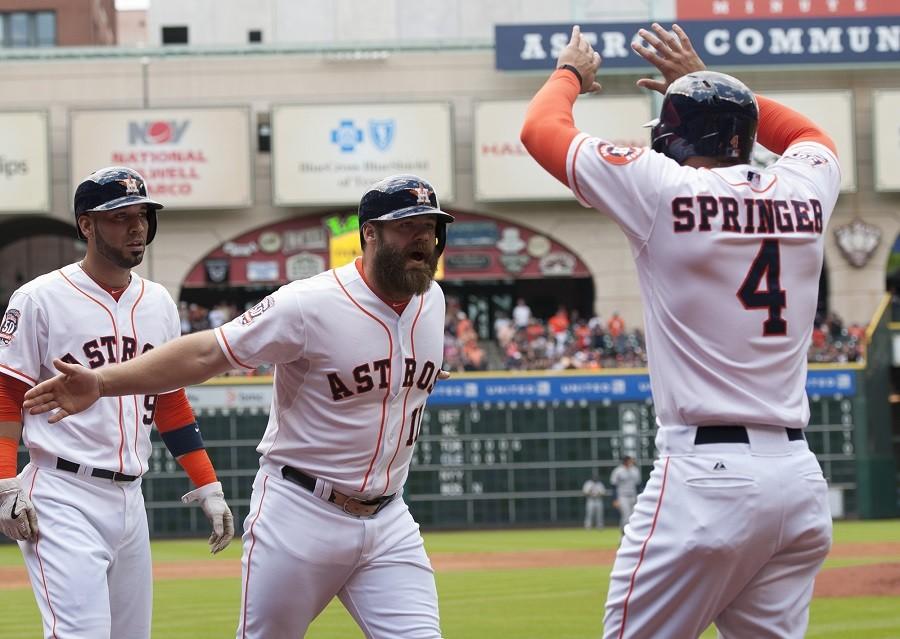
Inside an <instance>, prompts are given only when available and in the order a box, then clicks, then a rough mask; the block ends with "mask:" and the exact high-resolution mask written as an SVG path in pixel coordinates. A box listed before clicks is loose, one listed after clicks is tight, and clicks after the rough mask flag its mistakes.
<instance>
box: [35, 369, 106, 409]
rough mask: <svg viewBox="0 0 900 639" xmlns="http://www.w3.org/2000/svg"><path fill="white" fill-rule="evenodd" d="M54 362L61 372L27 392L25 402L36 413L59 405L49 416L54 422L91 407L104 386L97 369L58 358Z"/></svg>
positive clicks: (98, 397)
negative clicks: (93, 369)
mask: <svg viewBox="0 0 900 639" xmlns="http://www.w3.org/2000/svg"><path fill="white" fill-rule="evenodd" d="M53 365H54V366H55V367H56V370H58V371H59V372H60V374H59V375H57V376H56V377H53V378H51V379H48V380H46V381H43V382H41V383H40V384H38V385H37V386H35V387H34V388H32V389H31V390H29V391H28V392H27V393H25V402H24V403H23V404H22V408H24V409H27V410H28V411H29V412H30V413H31V414H32V415H40V414H41V413H46V412H48V411H51V410H54V409H58V410H57V411H56V412H55V413H54V414H53V415H51V416H50V418H49V419H48V420H47V421H48V422H49V423H51V424H55V423H56V422H58V421H59V420H61V419H63V418H64V417H68V416H69V415H74V414H75V413H80V412H81V411H83V410H85V409H86V408H89V407H90V406H91V405H92V404H93V403H94V402H96V401H97V400H98V399H100V396H101V390H102V385H101V382H100V376H99V375H98V374H97V373H96V372H95V371H92V370H90V369H88V368H86V367H84V366H81V365H80V364H69V363H68V362H64V361H62V360H61V359H54V360H53Z"/></svg>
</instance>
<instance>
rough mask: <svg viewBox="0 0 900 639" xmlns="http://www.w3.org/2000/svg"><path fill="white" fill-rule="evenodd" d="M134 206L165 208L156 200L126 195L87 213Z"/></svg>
mask: <svg viewBox="0 0 900 639" xmlns="http://www.w3.org/2000/svg"><path fill="white" fill-rule="evenodd" d="M132 204H149V205H150V206H152V207H154V208H157V209H162V208H165V207H164V206H163V205H162V204H160V203H159V202H156V201H155V200H151V199H150V198H149V197H144V196H142V195H126V196H124V197H118V198H116V199H115V200H110V201H109V202H104V203H103V204H101V205H100V206H95V207H94V208H92V209H88V210H87V211H85V213H88V212H90V211H112V210H113V209H120V208H122V207H123V206H131V205H132Z"/></svg>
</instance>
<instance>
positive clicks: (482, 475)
mask: <svg viewBox="0 0 900 639" xmlns="http://www.w3.org/2000/svg"><path fill="white" fill-rule="evenodd" d="M861 373H862V369H861V367H857V368H838V367H830V366H821V367H818V368H814V369H813V370H811V371H810V374H809V378H808V380H807V392H808V393H809V396H810V400H811V401H810V403H811V412H812V416H811V419H810V427H809V429H808V431H807V438H808V440H809V442H810V446H811V447H812V449H813V450H814V451H815V452H816V454H817V456H818V457H819V460H820V462H821V463H822V467H823V470H824V472H825V476H826V477H827V479H828V481H829V484H830V485H831V487H832V489H833V490H834V491H835V495H834V496H835V497H837V496H838V495H839V496H840V497H841V499H842V504H843V509H844V514H845V516H847V517H858V516H873V515H871V514H867V513H869V512H870V511H871V510H872V509H871V508H870V507H869V506H867V505H865V504H860V503H859V495H858V477H859V476H860V468H859V459H858V455H857V447H858V446H859V445H860V443H859V442H858V441H857V439H858V437H859V436H860V434H861V433H865V431H866V429H861V428H860V427H859V425H860V424H861V423H865V421H866V420H867V419H868V417H867V410H866V397H865V389H864V383H865V380H864V379H863V376H862V375H861ZM188 393H189V396H190V399H191V403H192V405H193V406H194V407H195V409H196V410H197V412H198V414H199V416H200V419H199V421H200V425H201V428H202V430H203V434H204V438H205V440H206V443H207V447H208V449H209V453H210V456H211V458H212V459H213V462H214V463H215V465H216V468H217V470H218V473H219V477H220V479H221V480H222V483H223V485H224V487H225V491H226V495H227V496H228V500H229V503H230V504H231V506H232V509H233V510H234V511H235V515H236V517H237V518H238V521H239V522H242V521H243V518H244V517H245V516H246V514H247V511H248V507H249V500H250V490H251V483H252V479H253V476H254V474H255V473H256V469H257V460H258V453H257V452H256V445H257V444H258V443H259V440H260V438H261V436H262V433H263V431H264V429H265V425H266V422H267V420H268V410H269V405H270V402H271V396H272V389H271V381H270V380H269V379H267V378H224V379H221V380H216V381H214V382H212V383H208V384H204V385H202V386H197V387H193V388H190V389H188ZM653 437H654V412H653V404H652V402H651V400H650V385H649V378H648V376H647V374H646V371H642V370H634V371H632V370H629V371H610V372H603V373H594V374H582V373H580V372H577V373H576V372H559V373H548V372H542V373H535V374H518V375H509V374H505V375H504V374H500V373H493V374H459V375H454V377H453V378H452V379H450V380H446V381H443V382H440V383H439V384H438V386H437V387H436V388H435V391H434V395H433V396H432V398H431V400H430V402H429V406H428V408H427V410H426V413H425V416H424V418H423V421H422V425H421V433H420V435H419V438H418V442H417V446H416V453H415V455H414V458H413V464H412V467H411V470H410V476H409V480H408V482H407V486H406V495H405V496H406V500H407V501H408V502H409V504H410V508H411V509H412V511H413V514H414V515H415V517H416V518H417V520H418V521H419V522H420V523H421V524H422V525H423V527H427V528H428V527H430V528H469V527H506V526H515V525H523V526H545V525H575V524H579V523H580V522H581V521H582V520H583V517H584V498H583V497H582V495H581V485H582V483H583V482H584V481H585V479H587V478H589V477H590V476H591V474H592V472H594V471H597V472H598V473H599V475H600V477H601V479H603V480H604V481H606V480H608V477H609V473H610V472H611V471H612V469H613V468H614V467H615V466H616V465H617V464H618V461H619V459H620V458H621V457H622V456H623V455H625V454H630V455H632V456H634V457H635V459H636V460H637V462H638V464H639V465H640V467H641V471H642V474H643V476H644V479H645V480H646V478H647V476H648V474H649V472H650V468H651V466H652V461H653V457H654V455H655V448H654V445H653ZM188 489H189V486H188V481H187V479H186V478H185V477H184V474H183V473H182V472H181V470H180V468H179V467H178V465H177V463H176V462H175V460H174V459H172V457H171V456H170V455H169V453H168V451H167V450H166V449H165V447H164V446H163V445H162V443H161V442H160V441H159V439H158V437H154V449H153V456H152V459H151V466H150V472H149V473H148V474H147V475H146V476H145V479H144V494H145V497H146V501H147V509H148V513H149V517H150V526H151V532H152V534H153V535H154V536H158V537H159V536H183V535H192V534H194V533H197V534H201V533H204V532H205V531H206V528H207V524H206V522H205V520H204V519H203V514H202V513H201V512H200V510H199V509H197V508H191V507H187V506H184V505H182V504H181V503H180V501H179V499H180V497H181V495H182V494H183V493H184V492H186V491H187V490H188ZM608 499H609V500H611V498H608ZM607 506H608V507H607V509H606V517H607V523H608V524H609V525H615V524H616V519H615V516H616V511H615V510H614V509H612V508H611V507H610V504H607Z"/></svg>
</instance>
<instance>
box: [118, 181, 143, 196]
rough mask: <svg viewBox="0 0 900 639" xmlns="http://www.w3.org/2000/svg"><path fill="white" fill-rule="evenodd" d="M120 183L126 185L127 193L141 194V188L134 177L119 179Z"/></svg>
mask: <svg viewBox="0 0 900 639" xmlns="http://www.w3.org/2000/svg"><path fill="white" fill-rule="evenodd" d="M117 182H118V183H119V184H121V185H122V186H124V187H125V195H140V194H141V189H140V184H139V183H138V181H137V180H136V179H135V178H133V177H128V178H125V179H124V180H117Z"/></svg>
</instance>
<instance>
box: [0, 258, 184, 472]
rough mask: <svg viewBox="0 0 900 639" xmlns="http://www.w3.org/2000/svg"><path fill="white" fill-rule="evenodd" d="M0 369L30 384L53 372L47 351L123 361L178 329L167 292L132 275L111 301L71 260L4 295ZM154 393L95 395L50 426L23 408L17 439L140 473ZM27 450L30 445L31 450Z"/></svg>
mask: <svg viewBox="0 0 900 639" xmlns="http://www.w3.org/2000/svg"><path fill="white" fill-rule="evenodd" d="M5 318H6V319H5V321H4V332H3V338H2V339H0V372H3V373H4V374H6V375H9V376H11V377H15V378H16V379H19V380H21V381H23V382H25V383H26V384H29V385H32V386H34V385H35V384H37V383H38V382H41V381H43V380H45V379H49V378H51V377H53V376H55V375H56V374H57V372H58V371H57V370H56V369H55V368H54V367H53V360H54V358H57V357H58V358H61V359H64V360H66V361H68V362H71V363H77V364H82V365H84V366H87V367H88V368H98V367H100V366H105V365H106V364H112V363H116V362H124V361H127V360H129V359H131V358H133V357H135V356H137V355H140V354H141V353H144V352H146V351H147V350H149V349H151V348H153V347H155V346H159V345H161V344H163V343H165V342H167V341H169V340H171V339H174V338H175V337H177V336H178V335H179V334H180V332H181V331H180V324H179V320H178V311H177V309H176V307H175V302H173V301H172V298H171V296H170V295H169V293H168V291H166V290H165V288H163V287H162V286H161V285H159V284H156V283H155V282H150V281H148V280H144V279H142V278H140V277H138V275H136V274H134V273H133V274H132V276H131V283H130V284H129V285H128V288H127V289H126V290H125V292H124V293H122V296H121V297H120V298H119V301H118V302H116V301H115V300H114V299H113V298H112V297H111V296H110V295H109V293H107V292H106V291H105V290H103V289H102V288H101V287H100V286H99V285H98V284H97V283H96V282H94V280H92V279H91V278H90V277H89V276H88V275H87V273H85V272H84V271H83V270H82V268H81V266H80V265H79V264H70V265H68V266H65V267H63V268H61V269H59V270H57V271H53V272H51V273H47V274H46V275H42V276H40V277H38V278H36V279H34V280H32V281H31V282H28V283H27V284H25V285H24V286H22V287H21V288H20V289H18V290H17V291H16V292H15V293H13V295H12V298H10V301H9V307H8V309H7V312H6V316H5ZM155 403H156V397H155V396H154V395H147V396H144V395H130V396H125V397H103V398H101V399H100V400H98V401H97V402H96V403H95V404H94V405H92V406H91V407H90V408H88V409H87V410H85V411H83V412H81V413H78V414H75V415H70V416H68V417H66V418H65V419H64V420H63V421H61V422H59V423H57V424H53V425H50V424H48V423H47V415H46V414H45V415H31V414H29V413H28V412H27V411H26V412H25V414H24V416H23V419H24V422H23V432H22V440H23V442H24V444H25V446H26V447H27V448H28V449H29V450H31V451H37V454H43V456H44V457H53V456H55V457H63V458H65V459H67V460H69V461H73V462H76V463H78V464H85V465H87V466H91V467H94V468H102V469H106V470H112V471H117V472H121V473H125V474H128V475H142V474H143V473H144V472H145V471H146V470H147V461H148V458H149V456H150V450H151V446H150V429H151V427H152V425H153V418H154V410H155ZM33 454H34V452H33Z"/></svg>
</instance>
